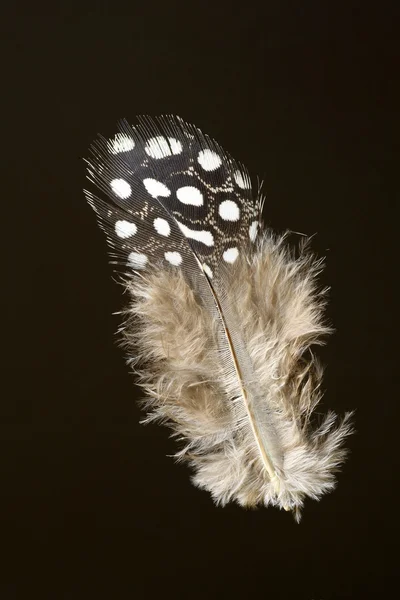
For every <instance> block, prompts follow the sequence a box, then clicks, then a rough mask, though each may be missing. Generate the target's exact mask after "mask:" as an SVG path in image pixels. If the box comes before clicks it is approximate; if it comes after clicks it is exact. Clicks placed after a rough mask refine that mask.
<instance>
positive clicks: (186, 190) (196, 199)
mask: <svg viewBox="0 0 400 600" xmlns="http://www.w3.org/2000/svg"><path fill="white" fill-rule="evenodd" d="M176 197H177V198H178V200H179V201H180V202H182V204H192V205H193V206H201V205H202V204H203V202H204V201H203V194H202V193H201V192H200V190H198V189H197V188H196V187H194V185H186V186H184V187H181V188H179V189H178V190H177V192H176Z"/></svg>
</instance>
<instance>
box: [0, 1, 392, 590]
mask: <svg viewBox="0 0 400 600" xmlns="http://www.w3.org/2000/svg"><path fill="white" fill-rule="evenodd" d="M264 4H265V6H264V7H263V8H260V7H258V8H257V7H256V5H251V4H248V3H243V4H242V5H241V6H239V7H235V6H234V5H232V4H228V3H222V2H214V3H210V5H207V4H205V3H204V4H201V3H200V4H198V3H195V4H191V3H190V2H187V3H185V4H174V2H164V3H161V2H160V3H155V2H141V3H138V2H135V1H134V0H133V1H132V2H131V3H130V8H129V10H128V9H123V8H120V9H119V8H118V7H117V6H116V5H114V7H113V9H111V8H109V7H108V5H107V4H105V3H97V4H95V3H93V6H92V7H89V6H88V5H85V3H83V4H81V5H80V8H79V10H78V9H74V8H72V7H70V5H68V4H65V5H63V4H62V3H58V4H57V3H56V6H53V7H52V8H51V9H49V10H44V9H43V11H42V13H41V11H40V9H39V8H38V7H37V6H36V7H34V6H32V7H31V9H30V10H31V13H29V9H25V8H23V7H21V6H18V5H13V6H11V5H10V6H9V7H8V8H7V9H6V11H7V14H4V15H3V17H2V24H1V29H2V34H1V42H2V44H4V48H2V52H1V57H2V68H1V79H2V92H1V101H2V103H3V102H5V104H4V108H3V109H2V112H1V115H2V144H1V145H2V148H3V150H4V158H3V161H2V164H3V167H4V169H3V174H2V183H3V185H2V220H1V223H2V234H1V241H2V244H3V249H2V263H1V264H2V279H3V285H2V291H1V313H2V315H3V327H2V350H3V353H4V358H3V360H2V363H1V365H2V370H1V377H2V388H3V390H4V393H2V400H1V403H0V407H1V421H0V440H1V450H0V478H1V491H0V498H1V506H0V514H1V523H0V525H1V546H2V548H3V559H2V561H1V562H0V598H1V600H8V599H9V598H17V597H18V598H30V599H31V598H36V597H38V598H39V597H40V598H51V599H54V600H58V599H71V600H78V599H79V600H80V599H85V600H87V599H89V598H90V599H91V598H93V599H97V598H108V599H111V598H113V599H119V598H121V599H125V598H128V597H129V598H159V597H167V598H168V597H174V598H185V599H186V598H203V597H204V598H228V599H232V598H252V597H262V598H271V599H273V600H278V599H288V600H289V599H293V598H296V600H330V599H336V598H356V599H358V598H360V599H365V598H380V597H389V595H390V594H389V590H390V587H391V586H392V585H393V584H395V573H396V566H397V557H396V554H397V546H398V526H397V522H398V506H397V504H398V495H396V492H395V486H396V484H397V481H398V472H399V460H398V455H399V453H398V446H397V444H398V434H397V428H396V415H395V407H396V408H397V402H398V379H397V369H396V367H397V356H396V350H397V347H396V343H395V342H396V338H395V322H394V321H395V319H394V316H395V315H394V309H395V306H397V303H396V304H395V299H394V294H395V292H394V288H395V282H396V278H397V275H398V264H397V257H396V250H397V235H398V233H397V232H398V225H397V218H398V217H396V216H395V213H396V209H397V204H398V200H399V193H398V189H399V181H398V179H399V178H398V164H399V158H400V153H399V143H398V140H399V133H400V132H399V93H398V91H399V89H398V87H399V79H398V70H399V47H398V43H397V40H396V38H397V37H398V17H399V11H398V9H395V8H394V4H393V5H392V6H391V5H390V4H388V5H385V3H379V6H377V7H376V8H375V9H374V10H369V9H367V8H366V6H365V5H364V3H361V2H359V3H356V2H350V3H347V4H346V8H344V9H341V8H340V5H338V4H337V2H316V1H315V2H290V3H289V2H286V3H282V2H265V3H264ZM143 113H146V114H150V115H158V114H162V113H174V114H178V115H180V116H182V117H183V118H185V119H186V120H188V121H189V122H194V123H195V124H196V125H197V126H199V127H200V128H202V129H203V130H204V131H206V132H207V133H209V134H211V135H212V136H213V137H215V138H216V139H217V140H218V141H219V142H220V143H221V144H222V145H223V146H224V147H225V148H226V149H227V150H229V151H230V152H231V153H232V154H233V155H234V156H235V157H236V158H237V159H239V160H242V161H243V162H244V163H245V164H246V165H247V167H248V168H249V170H250V172H251V173H252V174H253V176H256V175H259V176H260V178H262V179H264V181H265V185H264V189H265V192H266V194H267V201H266V205H265V211H264V217H265V221H266V223H267V224H268V225H269V226H271V227H272V228H273V229H275V230H276V231H284V230H285V229H291V230H294V231H298V232H302V233H306V234H309V235H311V234H316V235H315V237H314V238H313V248H314V249H315V250H316V251H317V252H318V253H319V254H320V255H326V256H327V266H326V270H325V272H324V274H323V275H322V283H324V284H326V285H330V286H331V294H330V305H329V309H328V317H329V319H331V320H332V322H333V324H334V326H335V327H336V329H337V331H336V334H335V335H334V336H333V337H332V338H331V339H330V341H329V344H328V346H327V347H326V348H324V349H321V350H320V351H318V353H319V355H320V356H321V358H322V360H323V362H324V363H325V364H326V365H327V367H326V374H325V379H324V389H325V390H326V391H325V397H324V404H323V406H324V408H325V409H327V408H332V409H334V410H336V411H337V412H339V413H343V412H344V411H345V410H348V409H353V408H355V409H356V410H357V413H356V418H355V423H356V428H357V434H356V435H355V436H353V437H352V438H351V439H350V440H349V446H350V448H351V456H350V458H349V460H348V462H347V463H346V465H345V467H344V469H343V471H342V473H341V474H340V475H339V483H338V487H337V490H336V491H335V492H334V493H332V494H330V495H328V496H326V497H324V498H323V499H322V500H321V501H320V502H314V501H311V500H310V501H308V502H307V503H306V508H305V510H304V515H303V521H302V523H301V524H300V525H296V524H295V522H294V521H293V520H292V518H291V517H290V516H289V515H288V514H286V513H284V512H279V511H278V510H276V509H273V508H270V509H259V510H257V511H245V510H243V509H241V508H239V507H237V506H236V505H231V506H228V507H226V508H223V509H222V508H216V507H215V506H214V505H213V503H212V500H211V498H210V497H209V495H208V494H207V493H205V492H201V491H199V490H197V489H195V488H194V487H193V486H192V485H191V484H190V481H189V471H188V470H187V468H186V467H183V466H177V465H175V464H174V462H173V460H172V459H171V458H168V457H167V455H169V454H172V453H173V452H174V449H175V443H174V441H173V440H171V439H170V438H169V432H168V430H167V429H163V428H161V427H156V426H149V427H143V426H141V425H139V419H140V417H141V414H140V412H139V409H138V407H137V405H136V404H135V399H136V398H138V397H139V391H138V389H137V388H136V387H135V386H134V380H133V378H132V376H131V375H130V374H129V372H128V368H127V367H126V366H125V364H124V359H123V352H122V351H121V350H120V349H119V348H118V347H117V346H116V344H115V342H116V338H115V334H114V332H115V330H116V328H117V326H118V323H119V317H118V316H113V315H112V313H113V312H115V311H118V310H120V308H121V307H122V306H123V304H124V302H125V299H124V297H123V296H122V293H121V292H122V290H121V288H120V287H119V286H118V285H116V284H115V283H114V282H113V280H112V278H111V276H112V271H111V267H110V266H109V265H108V262H107V256H106V244H105V239H104V238H103V234H102V232H101V231H100V230H99V229H98V228H97V225H96V222H95V219H94V215H93V214H92V211H91V209H90V208H89V207H88V206H87V205H86V203H85V200H84V197H83V193H82V188H83V187H84V186H85V174H84V164H83V161H82V160H81V157H84V156H86V155H87V148H88V146H89V144H90V143H91V141H92V140H93V138H94V137H95V136H96V135H97V133H103V134H105V135H111V134H113V133H114V132H115V128H116V122H117V120H118V119H119V118H121V117H126V118H128V120H130V121H131V122H134V121H135V116H136V115H137V114H143ZM396 171H397V173H396Z"/></svg>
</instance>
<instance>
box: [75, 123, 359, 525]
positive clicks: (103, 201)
mask: <svg viewBox="0 0 400 600" xmlns="http://www.w3.org/2000/svg"><path fill="white" fill-rule="evenodd" d="M88 172H89V179H90V180H91V181H92V182H93V183H94V184H95V185H96V186H97V188H98V190H99V192H101V196H95V195H93V194H92V192H90V191H87V192H86V196H87V199H88V201H89V203H90V204H91V206H92V207H93V209H94V210H95V211H96V213H97V215H98V219H99V224H100V226H101V227H102V229H103V230H104V231H105V232H106V235H107V239H108V242H109V244H110V246H111V247H112V257H113V262H114V263H115V264H116V265H117V266H122V269H123V273H124V278H123V285H124V286H125V288H126V289H127V291H128V293H129V302H128V305H127V306H126V307H125V309H124V314H125V321H124V325H123V327H122V328H121V331H120V333H121V337H122V343H123V345H124V347H125V349H126V351H127V355H128V363H129V364H130V365H131V367H132V369H133V370H134V372H135V373H136V376H137V381H138V383H139V384H140V385H141V386H142V387H143V389H144V391H145V394H146V399H145V400H144V402H143V405H144V406H143V408H144V410H145V411H146V418H145V419H144V421H145V422H150V421H158V422H161V423H165V424H167V425H169V426H170V427H171V428H172V429H173V431H174V434H175V436H176V438H177V441H178V442H179V444H180V448H179V450H178V451H177V453H176V458H177V459H178V460H185V461H186V462H188V463H189V464H190V466H191V467H192V469H193V472H194V475H193V482H194V483H195V485H197V486H198V487H200V488H202V489H205V490H208V491H209V492H210V493H211V494H212V497H213V498H214V500H215V502H216V503H220V504H222V505H224V504H226V503H227V502H229V501H233V500H234V501H237V502H238V503H239V504H241V505H243V506H256V505H262V504H264V505H266V506H267V505H275V506H278V507H280V508H284V509H285V510H292V511H293V513H294V514H295V517H296V519H297V520H299V519H300V511H301V508H302V506H303V503H304V499H305V497H306V496H309V497H312V498H314V499H318V498H319V497H320V496H321V495H322V494H324V493H326V492H329V491H330V490H332V489H333V487H334V485H335V473H336V471H337V470H338V468H339V467H340V465H341V464H342V463H343V461H344V459H345V456H346V450H345V448H344V445H343V442H344V439H345V438H346V436H348V435H349V434H350V433H351V425H350V417H351V413H346V414H345V416H344V418H342V419H341V420H339V419H338V418H337V417H336V415H335V414H334V413H332V412H329V413H328V414H327V415H326V416H325V418H323V419H322V421H321V422H319V423H318V422H316V421H317V419H316V418H315V407H316V406H317V404H318V402H319V401H320V399H321V391H320V385H321V380H322V367H321V365H320V363H319V361H318V360H317V359H316V358H315V356H314V354H313V352H312V351H311V346H312V345H315V344H321V343H323V340H324V339H325V336H326V335H327V334H329V333H330V332H331V329H330V328H329V327H328V326H327V325H326V324H325V322H324V316H323V310H324V307H325V304H326V292H327V290H326V289H320V288H319V285H318V282H317V277H318V274H319V272H320V271H321V269H322V268H323V263H322V260H318V259H317V258H316V257H315V256H314V255H313V254H312V253H311V251H310V250H309V241H307V240H306V241H305V242H304V243H302V244H300V248H299V252H298V253H297V254H296V253H295V252H294V250H293V249H291V247H290V246H289V244H288V242H287V235H276V234H274V233H273V232H272V231H271V230H269V229H267V228H265V227H264V226H263V223H262V221H261V209H262V203H263V198H262V197H261V196H260V194H258V195H257V197H256V198H253V194H252V188H251V181H250V177H249V175H248V173H247V171H246V169H245V168H244V167H243V166H242V165H240V164H239V163H237V162H236V161H234V159H232V157H230V156H229V155H228V154H227V153H226V152H225V151H224V150H223V149H222V148H221V147H220V146H219V145H218V144H217V143H216V142H214V141H213V140H211V139H210V138H209V137H208V136H204V135H203V134H202V133H201V132H200V131H199V130H198V129H197V128H195V127H194V126H192V125H188V124H187V123H185V122H183V121H182V120H181V119H179V118H178V117H162V118H160V119H158V120H157V121H153V120H151V119H149V118H142V119H141V121H140V124H139V125H138V126H136V127H130V126H129V125H128V124H127V123H126V122H122V123H121V126H120V132H119V133H118V134H117V135H116V136H115V137H114V138H113V139H112V140H104V139H102V138H101V139H99V140H98V141H97V142H96V143H95V144H94V145H93V147H92V152H91V158H90V159H89V161H88Z"/></svg>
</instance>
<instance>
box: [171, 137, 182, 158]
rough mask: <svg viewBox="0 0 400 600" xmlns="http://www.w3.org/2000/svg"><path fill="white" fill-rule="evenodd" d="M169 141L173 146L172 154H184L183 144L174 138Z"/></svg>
mask: <svg viewBox="0 0 400 600" xmlns="http://www.w3.org/2000/svg"><path fill="white" fill-rule="evenodd" d="M168 141H169V143H170V145H171V150H172V154H180V153H181V152H182V144H181V143H180V141H179V140H176V139H175V138H173V137H169V138H168Z"/></svg>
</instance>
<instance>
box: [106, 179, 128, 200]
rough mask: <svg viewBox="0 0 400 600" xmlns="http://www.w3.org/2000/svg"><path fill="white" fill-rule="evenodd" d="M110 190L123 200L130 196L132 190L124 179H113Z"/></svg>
mask: <svg viewBox="0 0 400 600" xmlns="http://www.w3.org/2000/svg"><path fill="white" fill-rule="evenodd" d="M110 185H111V189H112V191H113V192H114V194H116V195H117V196H119V197H120V198H122V199H123V200H125V199H126V198H129V196H130V195H131V194H132V188H131V186H130V185H129V183H128V182H127V181H125V179H113V180H112V182H111V183H110Z"/></svg>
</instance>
